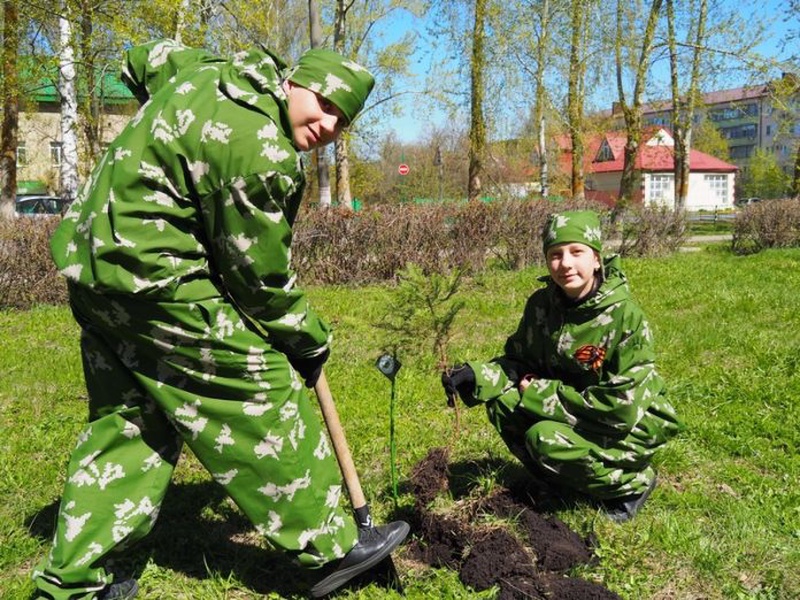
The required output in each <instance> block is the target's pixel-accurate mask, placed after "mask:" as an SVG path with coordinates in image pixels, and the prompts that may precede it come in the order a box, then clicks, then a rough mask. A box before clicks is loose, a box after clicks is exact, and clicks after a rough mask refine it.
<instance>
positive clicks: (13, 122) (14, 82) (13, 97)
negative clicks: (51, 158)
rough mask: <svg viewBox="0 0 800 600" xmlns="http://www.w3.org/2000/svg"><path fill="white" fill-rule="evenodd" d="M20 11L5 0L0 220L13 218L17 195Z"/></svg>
mask: <svg viewBox="0 0 800 600" xmlns="http://www.w3.org/2000/svg"><path fill="white" fill-rule="evenodd" d="M18 51H19V12H18V11H17V0H5V1H4V2H3V125H2V142H0V220H10V219H13V218H14V215H15V212H16V206H15V204H16V197H17V143H18V142H17V129H18V125H19V89H18V76H17V55H18Z"/></svg>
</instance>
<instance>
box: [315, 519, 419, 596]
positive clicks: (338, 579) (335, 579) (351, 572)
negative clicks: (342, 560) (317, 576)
mask: <svg viewBox="0 0 800 600" xmlns="http://www.w3.org/2000/svg"><path fill="white" fill-rule="evenodd" d="M403 525H404V527H401V528H400V529H398V530H397V532H395V539H393V540H390V541H387V543H386V547H385V548H384V549H383V550H381V551H380V552H378V553H377V554H374V555H373V556H370V557H369V558H368V559H367V560H365V561H364V562H362V563H359V564H357V565H353V566H352V567H348V568H347V569H344V570H342V571H334V572H333V573H331V574H330V575H328V576H327V577H326V578H325V579H323V580H322V581H320V582H318V583H317V584H316V585H315V586H314V587H312V588H311V596H312V597H314V598H322V597H323V596H326V595H328V594H330V593H331V592H332V591H334V590H335V589H337V588H340V587H341V586H343V585H344V584H345V583H347V582H348V581H350V580H351V579H353V578H354V577H356V576H357V575H361V574H362V573H364V572H365V571H368V570H370V569H371V568H372V567H374V566H375V565H377V564H378V563H379V562H381V561H382V560H383V559H384V558H386V557H387V556H389V555H390V554H391V553H392V551H393V550H394V549H395V548H397V547H398V546H399V545H400V544H402V543H403V540H405V539H406V536H407V535H408V532H409V531H410V530H411V527H409V525H408V523H403Z"/></svg>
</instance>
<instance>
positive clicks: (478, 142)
mask: <svg viewBox="0 0 800 600" xmlns="http://www.w3.org/2000/svg"><path fill="white" fill-rule="evenodd" d="M486 8H487V6H486V0H475V14H474V23H473V29H472V59H471V61H470V75H471V77H470V80H471V81H470V99H471V102H470V128H469V183H468V184H467V195H468V197H469V199H470V200H477V199H478V197H479V196H480V193H481V176H482V174H483V157H484V153H485V151H486V122H485V120H484V114H483V97H484V92H485V89H484V84H483V74H484V71H485V70H486V54H485V50H484V41H485V39H486Z"/></svg>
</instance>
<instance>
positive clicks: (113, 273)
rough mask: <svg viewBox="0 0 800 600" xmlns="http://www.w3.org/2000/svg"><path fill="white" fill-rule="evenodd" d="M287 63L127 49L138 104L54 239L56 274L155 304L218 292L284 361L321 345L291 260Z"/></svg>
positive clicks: (257, 55) (298, 170) (293, 172)
mask: <svg viewBox="0 0 800 600" xmlns="http://www.w3.org/2000/svg"><path fill="white" fill-rule="evenodd" d="M284 68H285V65H283V63H282V62H281V61H280V60H279V59H277V58H276V57H274V56H272V55H270V54H268V53H266V52H263V51H261V50H252V51H249V52H244V53H241V54H238V55H236V56H235V57H234V58H233V59H231V60H223V59H221V58H218V57H215V56H213V55H211V54H209V53H208V52H206V51H203V50H196V49H190V48H187V47H185V46H181V45H179V44H177V43H175V42H173V41H170V40H166V41H158V42H151V43H149V44H145V45H143V46H138V47H135V48H132V49H131V50H130V51H128V52H127V54H126V60H125V64H124V67H123V79H124V80H125V82H126V84H127V85H128V87H129V88H130V89H131V90H132V91H133V92H134V94H135V95H136V96H137V98H138V99H139V100H140V102H142V103H143V104H142V106H141V108H140V109H139V111H138V113H137V114H136V115H135V116H134V117H133V118H132V119H131V121H130V123H129V124H128V125H127V126H126V128H125V129H124V130H123V131H122V133H121V134H120V135H119V136H118V137H117V138H116V139H115V140H114V141H113V142H112V143H111V145H110V147H109V148H108V150H107V152H106V153H105V155H104V156H103V157H102V158H101V160H100V161H99V163H98V164H97V166H96V167H95V169H94V170H93V172H92V174H91V176H90V178H89V180H88V181H87V182H86V184H85V185H84V186H83V188H82V190H81V192H80V193H79V196H78V199H77V200H76V201H75V202H74V203H73V205H72V206H71V208H70V210H69V212H68V213H67V214H66V216H65V218H64V221H63V223H62V224H61V225H60V227H59V229H58V230H57V231H56V233H55V235H54V237H53V240H52V244H51V246H52V252H53V257H54V259H55V262H56V264H57V266H58V268H59V270H60V271H61V273H63V274H64V275H65V276H66V277H67V278H68V280H69V281H71V282H73V283H74V284H77V285H81V286H88V287H90V288H92V289H94V290H96V291H98V292H101V293H105V294H129V295H136V296H137V297H139V298H141V299H142V300H149V301H155V302H172V301H179V302H191V301H193V300H198V299H201V298H206V297H212V296H224V297H227V298H228V299H230V300H231V301H233V302H234V303H235V304H236V305H237V306H239V308H240V309H241V310H242V311H243V312H244V313H245V314H247V315H248V316H249V317H250V318H251V319H252V320H253V321H254V322H255V323H257V325H258V326H259V327H261V328H262V329H263V330H264V331H266V332H267V335H268V337H269V339H270V341H271V342H272V343H273V344H274V345H275V346H277V347H278V348H280V349H282V350H284V351H286V352H287V353H288V354H289V355H290V356H294V357H298V358H308V357H311V356H315V355H317V354H320V353H322V352H323V351H324V350H325V349H326V348H327V345H328V343H329V337H330V335H329V329H328V327H327V326H326V325H325V324H324V323H322V322H321V321H320V319H319V318H318V317H317V315H316V314H315V313H314V312H313V310H312V309H311V308H310V307H309V305H308V302H307V299H306V297H305V295H304V294H303V293H302V292H301V291H300V290H298V289H297V288H296V287H295V274H294V272H293V271H292V269H291V266H290V261H291V251H290V246H291V240H292V224H293V222H294V220H295V217H296V215H297V211H298V208H299V204H300V200H301V197H302V194H303V189H304V186H305V177H304V174H303V168H302V164H301V159H300V155H299V153H298V151H297V150H296V148H295V147H294V145H293V141H292V137H291V128H290V126H289V123H288V115H287V105H286V96H285V94H284V92H283V90H282V88H281V85H280V83H281V71H282V69H284Z"/></svg>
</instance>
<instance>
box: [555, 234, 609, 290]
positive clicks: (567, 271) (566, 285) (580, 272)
mask: <svg viewBox="0 0 800 600" xmlns="http://www.w3.org/2000/svg"><path fill="white" fill-rule="evenodd" d="M546 258H547V268H548V269H549V270H550V277H552V278H553V281H555V282H556V284H557V285H558V286H559V287H560V288H561V289H562V290H564V293H565V294H566V295H567V297H569V298H572V299H573V300H577V299H579V298H582V297H583V296H585V295H586V294H588V293H589V292H590V291H591V290H592V285H593V284H594V274H595V271H596V270H597V269H599V268H600V257H599V256H598V255H597V252H595V251H594V250H592V249H591V248H590V247H589V246H587V245H586V244H580V243H578V242H571V243H567V244H556V245H555V246H551V247H550V248H548V249H547V255H546Z"/></svg>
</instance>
